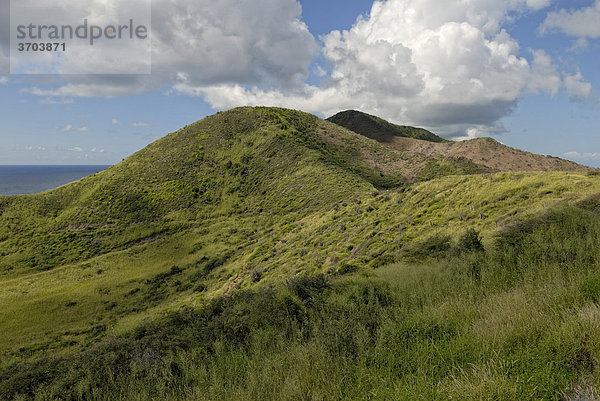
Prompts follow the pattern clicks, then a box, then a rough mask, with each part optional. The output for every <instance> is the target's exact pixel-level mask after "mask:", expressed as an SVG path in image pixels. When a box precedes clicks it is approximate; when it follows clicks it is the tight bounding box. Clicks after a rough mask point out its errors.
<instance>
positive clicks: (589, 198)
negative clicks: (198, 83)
mask: <svg viewBox="0 0 600 401" xmlns="http://www.w3.org/2000/svg"><path fill="white" fill-rule="evenodd" d="M411 166H412V169H413V170H414V171H412V172H410V171H409V169H410V168H411ZM457 166H458V167H457ZM409 172H410V175H409V174H408V173H409ZM473 172H474V173H478V174H474V175H468V174H466V173H473ZM411 177H413V178H411ZM414 177H418V178H414ZM414 180H416V182H414V183H411V181H414ZM597 194H600V176H598V175H596V174H594V173H584V172H544V173H534V172H528V173H517V172H514V173H487V174H482V171H481V170H478V169H471V168H470V167H469V165H467V164H465V166H463V167H462V168H461V167H460V164H458V163H449V162H448V160H447V159H444V158H441V159H435V158H433V159H432V158H420V157H419V156H414V155H411V154H410V153H406V152H402V151H398V150H397V149H393V148H391V147H389V146H386V145H384V144H382V143H379V142H377V141H375V140H372V139H369V138H366V137H364V136H361V135H358V134H356V133H354V132H352V131H349V130H346V129H344V128H342V127H340V126H338V125H335V124H332V123H330V122H326V121H323V120H320V119H318V118H317V117H314V116H311V115H309V114H305V113H301V112H297V111H292V110H284V109H274V108H239V109H234V110H232V111H229V112H224V113H218V114H216V115H214V116H211V117H208V118H206V119H204V120H202V121H199V122H197V123H194V124H192V125H190V126H187V127H185V128H184V129H182V130H180V131H178V132H176V133H173V134H171V135H168V136H167V137H165V138H163V139H161V140H159V141H157V142H156V143H154V144H152V145H150V146H149V147H147V148H146V149H144V150H142V151H140V152H138V153H137V154H135V155H133V156H132V157H130V158H128V159H126V160H125V161H123V162H122V163H120V164H118V165H116V166H114V167H112V168H110V169H108V170H106V171H104V172H101V173H98V174H95V175H94V176H91V177H87V178H85V179H83V180H81V181H79V182H77V183H73V184H69V185H67V186H64V187H61V188H58V189H56V190H53V191H50V192H47V193H44V194H39V195H31V196H21V197H0V304H1V305H2V308H0V399H12V398H13V397H16V398H15V399H30V398H31V399H33V398H35V397H37V398H36V399H63V400H68V399H111V400H112V399H123V400H130V399H139V400H145V399H173V400H175V399H217V398H224V399H232V400H234V399H235V400H239V399H242V400H243V399H248V400H250V399H273V400H281V399H290V400H292V399H294V400H295V399H340V398H348V399H411V400H412V399H431V400H433V399H456V398H460V399H481V398H491V399H506V400H509V399H564V397H563V398H561V397H562V395H561V394H562V393H565V394H567V393H569V394H575V393H576V392H577V391H580V392H582V391H584V390H585V391H588V392H589V391H593V389H594V388H595V387H596V385H597V384H598V383H599V381H598V379H599V376H598V375H597V374H596V370H595V366H596V362H595V361H596V358H598V357H599V356H600V354H599V353H598V352H599V351H600V346H597V344H596V343H595V340H593V338H596V337H597V329H596V327H595V325H591V324H589V322H588V320H589V319H588V317H589V316H592V315H593V308H595V306H596V304H595V303H596V302H597V300H598V299H597V298H598V297H597V294H596V293H597V292H598V291H600V290H598V289H597V288H596V287H598V286H597V283H596V281H598V280H596V278H595V277H596V275H597V274H598V273H597V272H598V271H599V270H598V256H600V255H599V254H598V251H597V247H596V246H595V244H597V240H598V232H599V231H598V227H599V226H598V223H599V222H600V220H599V219H600V217H598V212H599V211H600V206H599V203H598V195H597ZM599 288H600V287H599ZM525 310H526V311H527V313H524V311H525ZM588 314H589V316H588ZM586 316H588V317H586ZM586 319H588V320H586ZM595 336H596V337H595ZM571 337H572V338H571ZM532 355H536V358H533V359H532V357H531V356H532ZM569 396H571V395H569ZM573 399H574V398H573Z"/></svg>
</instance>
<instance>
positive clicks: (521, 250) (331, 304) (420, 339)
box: [0, 206, 600, 400]
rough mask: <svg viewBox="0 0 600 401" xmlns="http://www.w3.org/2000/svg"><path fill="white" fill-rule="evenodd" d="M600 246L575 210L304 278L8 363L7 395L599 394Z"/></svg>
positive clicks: (2, 374) (596, 233)
mask: <svg viewBox="0 0 600 401" xmlns="http://www.w3.org/2000/svg"><path fill="white" fill-rule="evenodd" d="M469 237H472V233H471V234H469ZM599 240H600V215H598V214H597V213H595V212H589V211H587V210H583V209H580V208H575V207H566V206H565V207H560V208H557V209H556V210H553V211H550V212H548V213H547V214H545V215H543V216H541V217H537V218H534V219H531V220H529V221H526V222H523V223H521V224H518V225H514V226H512V227H510V228H508V229H507V230H506V231H504V232H502V233H500V234H499V235H498V236H497V237H496V238H495V240H494V244H493V246H490V247H489V248H487V249H486V251H485V252H482V251H481V249H471V250H468V249H463V252H462V253H461V254H460V257H459V256H453V255H456V253H455V252H456V251H455V250H453V249H448V250H447V251H446V254H445V255H443V254H441V253H440V254H438V258H439V259H429V260H427V261H423V262H421V263H418V264H411V265H407V264H393V265H390V266H387V267H385V268H381V269H378V270H372V271H368V272H364V273H363V274H353V275H348V276H343V277H338V276H331V275H328V276H324V275H316V276H300V277H294V278H291V279H289V280H288V281H287V282H285V283H282V284H281V285H278V286H276V287H275V288H262V289H254V290H244V291H238V292H235V293H233V294H231V295H228V296H221V297H217V298H214V299H212V300H211V301H209V302H208V303H206V304H205V305H204V306H202V307H201V308H197V309H192V308H184V309H181V310H179V311H177V312H172V313H170V314H168V315H167V316H165V317H163V318H160V319H157V320H155V321H153V322H152V323H146V324H143V325H141V326H139V327H138V328H137V329H136V330H134V331H132V332H130V333H128V334H124V335H119V336H114V337H107V338H105V339H103V340H101V341H100V342H98V343H97V344H95V345H94V346H93V347H90V348H88V349H85V350H83V351H79V352H77V353H72V354H68V355H59V356H57V355H52V354H50V355H47V354H46V355H42V356H37V357H34V358H33V359H30V360H28V361H27V362H15V363H12V364H9V365H6V366H5V367H4V368H3V369H2V371H0V383H1V384H0V395H1V396H3V397H5V398H10V397H11V396H13V395H15V394H20V396H21V397H22V398H26V397H30V396H31V397H32V396H33V395H34V394H35V395H36V396H37V398H38V399H63V400H71V399H114V400H119V399H122V400H136V399H138V400H142V399H189V400H196V399H206V400H212V399H231V400H255V399H265V400H268V399H272V400H296V399H340V398H343V399H382V400H384V399H407V400H419V399H422V400H434V399H435V400H441V399H456V398H459V399H464V400H479V399H482V398H485V399H498V400H552V399H556V400H560V399H564V397H565V396H571V397H573V399H574V397H575V396H576V390H575V389H577V388H579V390H578V391H580V392H584V391H588V392H590V391H593V390H592V389H593V388H594V387H595V386H597V385H598V384H600V375H599V374H598V372H597V360H598V357H600V342H598V338H600V325H598V314H599V313H600V312H599V310H600V309H599V308H598V305H597V303H596V300H597V297H598V295H599V294H600V287H599V286H598V285H597V282H598V278H597V277H598V272H599V271H600V270H599V267H600V265H599V262H600V250H599V249H598V247H597V246H596V244H597V243H598V241H599ZM467 242H468V243H472V241H471V240H467ZM476 248H478V247H476ZM442 258H443V259H442ZM582 394H583V393H582ZM16 399H19V398H16Z"/></svg>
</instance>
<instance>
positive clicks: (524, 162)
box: [327, 110, 593, 176]
mask: <svg viewBox="0 0 600 401" xmlns="http://www.w3.org/2000/svg"><path fill="white" fill-rule="evenodd" d="M327 120H328V121H330V122H333V123H335V124H337V125H340V126H342V127H344V128H346V129H349V130H351V131H354V132H356V133H357V134H360V135H363V136H366V137H368V138H371V139H374V140H376V141H378V142H380V143H382V144H384V145H386V146H387V147H389V148H391V149H393V150H395V151H398V152H401V153H403V154H405V155H413V156H418V157H425V158H426V159H430V158H444V159H445V160H450V161H459V160H463V161H465V160H468V161H469V162H471V163H472V165H473V166H478V168H480V169H483V170H485V169H487V170H488V171H505V172H506V171H574V172H588V171H592V170H593V169H592V168H589V167H586V166H582V165H580V164H577V163H575V162H572V161H569V160H564V159H560V158H558V157H553V156H545V155H538V154H534V153H530V152H525V151H522V150H518V149H514V148H511V147H508V146H506V145H503V144H501V143H500V142H498V141H496V140H494V139H492V138H476V139H472V140H469V141H462V142H452V141H447V140H445V139H443V138H441V137H439V136H437V135H435V134H433V133H432V132H429V131H427V130H425V129H423V128H415V127H408V126H400V125H395V124H392V123H390V122H387V121H385V120H383V119H381V118H379V117H375V116H371V115H369V114H366V113H362V112H359V111H355V110H348V111H343V112H340V113H338V114H336V115H334V116H333V117H330V118H328V119H327ZM406 175H407V176H410V174H409V173H406Z"/></svg>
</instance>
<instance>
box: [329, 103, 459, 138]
mask: <svg viewBox="0 0 600 401" xmlns="http://www.w3.org/2000/svg"><path fill="white" fill-rule="evenodd" d="M327 121H330V122H332V123H334V124H337V125H340V126H342V127H344V128H347V129H349V130H351V131H354V132H356V133H358V134H361V135H364V136H366V137H367V138H371V139H375V140H376V141H379V142H390V141H391V140H392V139H393V138H396V137H403V138H413V139H420V140H423V141H429V142H449V141H447V140H445V139H444V138H441V137H439V136H437V135H435V134H434V133H432V132H429V131H427V130H426V129H423V128H415V127H409V126H404V125H396V124H392V123H390V122H388V121H385V120H383V119H381V118H379V117H376V116H372V115H370V114H367V113H363V112H360V111H356V110H347V111H341V112H339V113H337V114H336V115H334V116H332V117H329V118H328V119H327Z"/></svg>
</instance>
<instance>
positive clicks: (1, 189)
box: [0, 166, 110, 195]
mask: <svg viewBox="0 0 600 401" xmlns="http://www.w3.org/2000/svg"><path fill="white" fill-rule="evenodd" d="M108 167H110V166H0V195H27V194H36V193H39V192H44V191H48V190H50V189H54V188H57V187H60V186H61V185H65V184H68V183H70V182H73V181H77V180H79V179H81V178H83V177H87V176H88V175H92V174H95V173H97V172H99V171H102V170H104V169H106V168H108Z"/></svg>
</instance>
